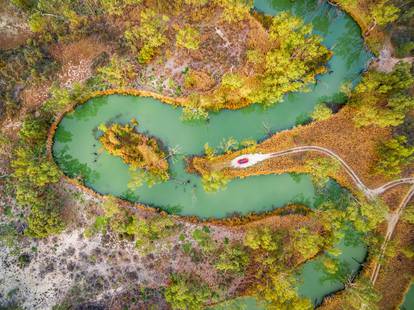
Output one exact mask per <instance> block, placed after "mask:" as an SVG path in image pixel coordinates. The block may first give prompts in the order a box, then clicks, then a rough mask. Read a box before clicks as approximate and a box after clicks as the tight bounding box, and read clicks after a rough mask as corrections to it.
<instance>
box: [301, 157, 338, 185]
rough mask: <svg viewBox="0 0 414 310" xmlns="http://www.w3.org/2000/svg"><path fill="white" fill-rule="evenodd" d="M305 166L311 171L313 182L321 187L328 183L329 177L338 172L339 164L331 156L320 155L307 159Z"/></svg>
mask: <svg viewBox="0 0 414 310" xmlns="http://www.w3.org/2000/svg"><path fill="white" fill-rule="evenodd" d="M305 167H306V168H307V169H308V170H310V171H311V173H312V180H313V181H314V182H315V184H316V185H317V186H318V187H323V186H325V185H326V184H327V183H328V181H329V177H332V176H335V175H336V174H337V173H338V172H339V169H340V168H341V165H340V164H339V162H338V161H336V160H333V159H331V158H327V157H320V158H315V159H310V160H307V161H306V163H305Z"/></svg>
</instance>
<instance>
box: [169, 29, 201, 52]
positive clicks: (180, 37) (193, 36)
mask: <svg viewBox="0 0 414 310" xmlns="http://www.w3.org/2000/svg"><path fill="white" fill-rule="evenodd" d="M175 38H176V45H177V46H179V47H183V48H187V49H189V50H197V49H198V48H199V46H200V41H201V37H200V32H199V31H198V30H197V29H195V28H193V27H191V26H185V27H184V28H181V29H179V30H178V32H177V35H176V37H175Z"/></svg>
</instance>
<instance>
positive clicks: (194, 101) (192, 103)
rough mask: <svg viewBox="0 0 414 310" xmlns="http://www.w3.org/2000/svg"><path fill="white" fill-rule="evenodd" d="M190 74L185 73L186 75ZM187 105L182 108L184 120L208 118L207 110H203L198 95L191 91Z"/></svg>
mask: <svg viewBox="0 0 414 310" xmlns="http://www.w3.org/2000/svg"><path fill="white" fill-rule="evenodd" d="M189 76H190V75H189V74H187V76H186V79H187V77H189ZM188 97H189V99H190V100H189V101H188V105H187V106H185V107H184V109H183V115H182V119H183V120H186V121H192V120H205V119H207V118H208V112H207V111H206V110H205V108H204V106H203V103H202V101H201V100H200V95H198V94H196V93H191V94H190V95H189V96H188Z"/></svg>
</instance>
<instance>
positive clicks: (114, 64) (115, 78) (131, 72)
mask: <svg viewBox="0 0 414 310" xmlns="http://www.w3.org/2000/svg"><path fill="white" fill-rule="evenodd" d="M97 72H98V78H99V79H100V80H101V81H102V82H103V83H105V84H106V85H108V86H109V87H111V88H122V87H128V86H129V85H130V83H131V81H133V80H134V79H135V78H136V76H137V74H136V72H135V69H134V66H133V65H132V64H131V63H129V62H128V60H126V59H124V58H120V57H119V56H113V57H112V58H111V61H110V63H109V64H108V65H107V66H106V67H101V68H98V70H97Z"/></svg>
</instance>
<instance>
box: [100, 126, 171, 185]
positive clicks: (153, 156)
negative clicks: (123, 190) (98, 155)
mask: <svg viewBox="0 0 414 310" xmlns="http://www.w3.org/2000/svg"><path fill="white" fill-rule="evenodd" d="M137 126H138V123H137V122H136V121H135V120H131V122H130V123H128V124H125V125H122V124H117V123H114V124H111V125H110V126H106V125H104V124H102V125H100V126H99V129H100V130H101V131H102V132H103V135H102V136H101V137H100V138H99V141H100V142H101V143H102V145H103V147H104V149H105V150H106V151H107V152H108V153H109V154H111V155H114V156H118V157H120V158H122V160H123V161H124V162H125V163H126V164H127V165H129V166H130V169H131V170H136V169H143V170H145V172H147V173H149V174H151V175H152V176H153V177H155V178H156V179H158V180H159V181H166V180H168V179H169V174H168V167H169V165H168V161H167V159H166V154H165V153H164V152H163V151H162V150H161V148H160V146H159V143H158V141H157V140H156V139H155V138H153V137H148V136H146V135H144V134H142V133H139V132H138V131H137V130H136V127H137Z"/></svg>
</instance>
